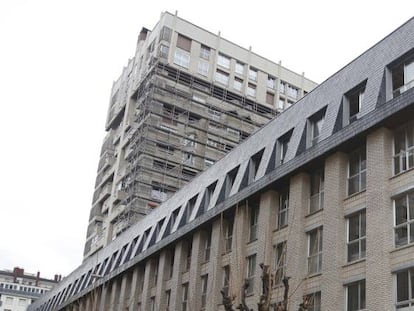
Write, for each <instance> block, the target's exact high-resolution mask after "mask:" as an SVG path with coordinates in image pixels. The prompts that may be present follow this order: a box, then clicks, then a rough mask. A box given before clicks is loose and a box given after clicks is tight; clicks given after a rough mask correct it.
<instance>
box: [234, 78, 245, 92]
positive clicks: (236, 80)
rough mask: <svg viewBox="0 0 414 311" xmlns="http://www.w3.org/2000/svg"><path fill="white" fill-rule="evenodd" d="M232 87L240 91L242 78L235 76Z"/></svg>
mask: <svg viewBox="0 0 414 311" xmlns="http://www.w3.org/2000/svg"><path fill="white" fill-rule="evenodd" d="M233 87H234V89H235V90H237V91H241V90H242V88H243V80H242V79H239V78H237V77H235V78H234V82H233Z"/></svg>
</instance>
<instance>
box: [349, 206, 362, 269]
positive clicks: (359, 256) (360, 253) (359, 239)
mask: <svg viewBox="0 0 414 311" xmlns="http://www.w3.org/2000/svg"><path fill="white" fill-rule="evenodd" d="M354 217H358V238H355V239H353V240H351V241H350V220H351V218H354ZM366 237H367V233H366V209H365V208H364V209H362V210H360V211H358V212H356V213H353V214H351V215H348V216H347V217H346V245H347V246H346V258H347V262H349V263H350V262H354V261H356V260H360V259H364V258H365V257H366ZM353 244H358V256H357V257H356V258H353V257H352V258H350V251H349V250H350V246H351V245H353Z"/></svg>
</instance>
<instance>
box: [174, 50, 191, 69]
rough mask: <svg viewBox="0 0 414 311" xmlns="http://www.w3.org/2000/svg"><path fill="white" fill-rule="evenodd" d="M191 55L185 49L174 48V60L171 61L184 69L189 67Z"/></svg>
mask: <svg viewBox="0 0 414 311" xmlns="http://www.w3.org/2000/svg"><path fill="white" fill-rule="evenodd" d="M190 62H191V56H190V53H189V52H187V51H186V50H183V49H180V48H179V47H176V48H175V51H174V60H173V63H174V64H175V65H177V66H180V67H183V68H185V69H189V68H190Z"/></svg>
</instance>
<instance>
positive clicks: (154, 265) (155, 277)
mask: <svg viewBox="0 0 414 311" xmlns="http://www.w3.org/2000/svg"><path fill="white" fill-rule="evenodd" d="M158 263H159V259H158V258H155V259H153V260H152V277H153V279H152V286H156V285H157V280H158Z"/></svg>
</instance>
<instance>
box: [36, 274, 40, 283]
mask: <svg viewBox="0 0 414 311" xmlns="http://www.w3.org/2000/svg"><path fill="white" fill-rule="evenodd" d="M39 279H40V271H37V274H36V286H39Z"/></svg>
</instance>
